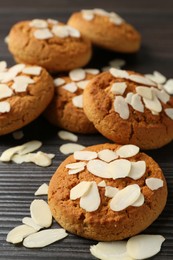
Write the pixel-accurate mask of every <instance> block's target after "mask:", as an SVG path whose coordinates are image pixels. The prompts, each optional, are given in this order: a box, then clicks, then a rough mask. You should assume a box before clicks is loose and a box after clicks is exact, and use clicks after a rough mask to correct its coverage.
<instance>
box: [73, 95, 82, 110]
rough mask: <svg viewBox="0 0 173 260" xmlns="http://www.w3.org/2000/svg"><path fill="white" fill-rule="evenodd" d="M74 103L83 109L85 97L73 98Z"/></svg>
mask: <svg viewBox="0 0 173 260" xmlns="http://www.w3.org/2000/svg"><path fill="white" fill-rule="evenodd" d="M72 103H73V105H74V106H75V107H78V108H83V95H79V96H75V97H73V98H72Z"/></svg>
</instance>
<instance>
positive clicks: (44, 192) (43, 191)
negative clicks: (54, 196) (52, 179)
mask: <svg viewBox="0 0 173 260" xmlns="http://www.w3.org/2000/svg"><path fill="white" fill-rule="evenodd" d="M48 188H49V186H48V185H47V184H46V183H43V184H42V185H41V186H40V187H39V188H38V189H37V190H36V192H35V193H34V195H35V196H38V195H47V194H48Z"/></svg>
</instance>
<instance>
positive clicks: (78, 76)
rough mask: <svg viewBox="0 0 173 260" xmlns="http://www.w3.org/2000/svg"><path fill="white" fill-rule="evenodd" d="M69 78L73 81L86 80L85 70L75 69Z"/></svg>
mask: <svg viewBox="0 0 173 260" xmlns="http://www.w3.org/2000/svg"><path fill="white" fill-rule="evenodd" d="M69 77H70V79H71V80H72V81H80V80H83V79H85V77H86V73H85V70H84V69H74V70H71V71H70V72H69Z"/></svg>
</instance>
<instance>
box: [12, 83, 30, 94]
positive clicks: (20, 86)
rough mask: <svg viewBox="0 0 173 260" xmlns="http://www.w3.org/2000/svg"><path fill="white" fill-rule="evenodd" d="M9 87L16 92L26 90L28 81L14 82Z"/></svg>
mask: <svg viewBox="0 0 173 260" xmlns="http://www.w3.org/2000/svg"><path fill="white" fill-rule="evenodd" d="M11 87H12V89H14V91H15V92H16V93H21V92H26V90H27V88H28V83H22V82H16V83H13V85H12V86H11Z"/></svg>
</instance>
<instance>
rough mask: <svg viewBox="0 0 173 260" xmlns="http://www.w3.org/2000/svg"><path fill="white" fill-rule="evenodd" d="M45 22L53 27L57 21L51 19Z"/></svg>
mask: <svg viewBox="0 0 173 260" xmlns="http://www.w3.org/2000/svg"><path fill="white" fill-rule="evenodd" d="M47 22H48V23H50V24H54V25H55V24H58V21H57V20H55V19H51V18H48V19H47Z"/></svg>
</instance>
